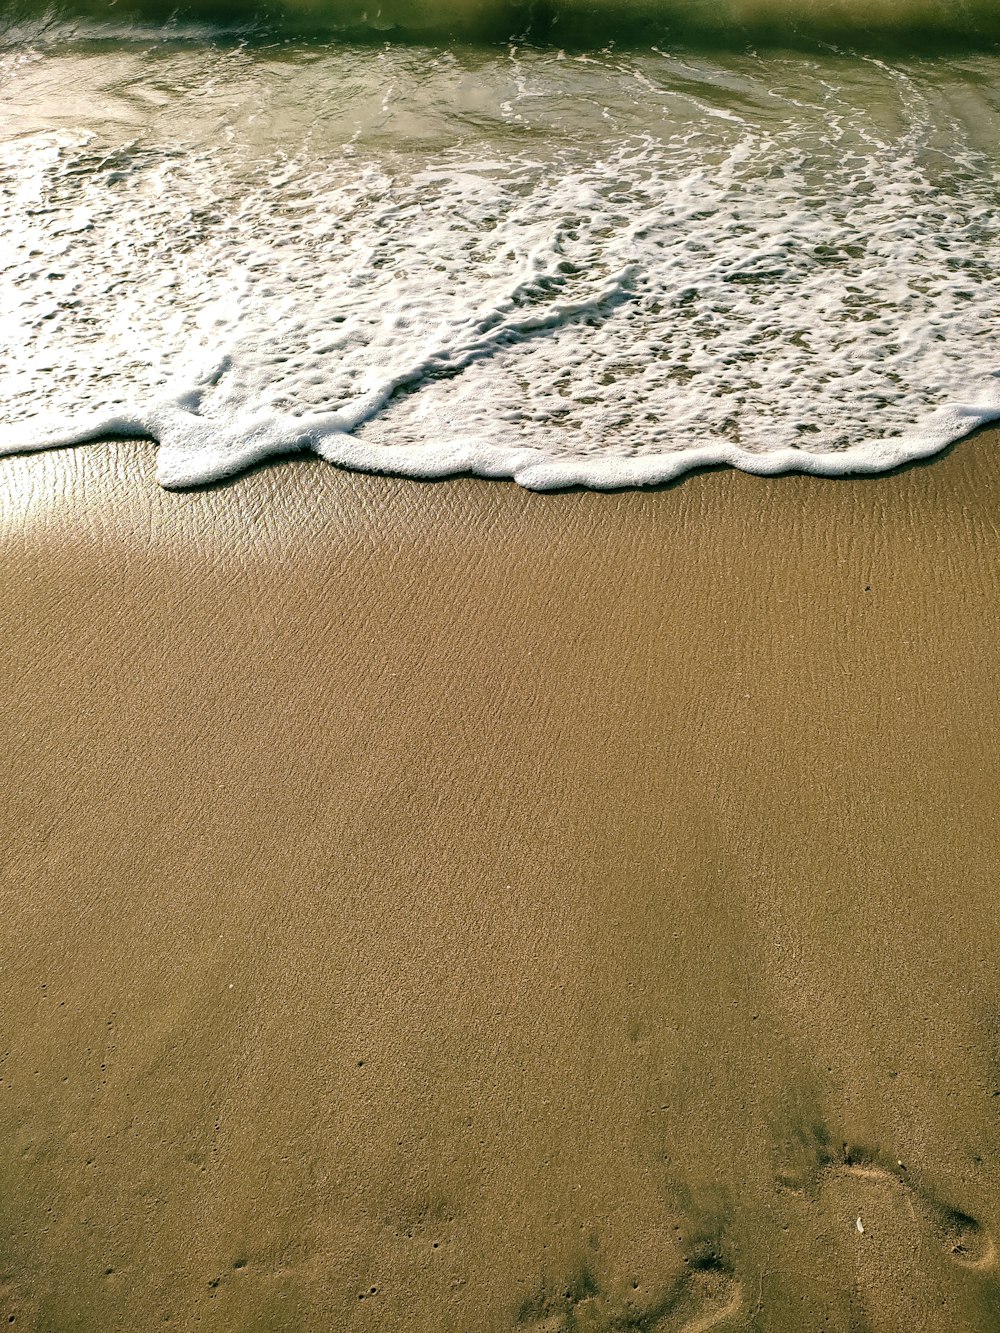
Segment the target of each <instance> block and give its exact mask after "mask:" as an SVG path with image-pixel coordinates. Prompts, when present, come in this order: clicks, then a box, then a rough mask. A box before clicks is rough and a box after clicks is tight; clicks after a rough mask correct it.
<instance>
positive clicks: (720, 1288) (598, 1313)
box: [518, 1255, 743, 1333]
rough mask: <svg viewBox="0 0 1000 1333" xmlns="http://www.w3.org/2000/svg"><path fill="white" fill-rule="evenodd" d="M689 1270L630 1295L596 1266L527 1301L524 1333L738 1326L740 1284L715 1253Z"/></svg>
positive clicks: (636, 1287)
mask: <svg viewBox="0 0 1000 1333" xmlns="http://www.w3.org/2000/svg"><path fill="white" fill-rule="evenodd" d="M685 1263H686V1264H687V1267H686V1268H685V1271H684V1272H683V1273H681V1274H680V1275H679V1276H678V1277H676V1278H675V1279H674V1280H673V1281H672V1282H670V1283H669V1284H668V1285H666V1286H664V1287H660V1288H659V1289H656V1290H654V1291H652V1292H650V1293H643V1292H642V1291H641V1289H640V1284H639V1283H634V1284H633V1290H632V1291H631V1292H630V1294H629V1295H628V1296H621V1295H618V1294H616V1293H615V1291H614V1290H612V1289H610V1287H611V1285H612V1284H608V1285H604V1284H602V1282H601V1281H600V1279H599V1277H598V1276H597V1275H596V1273H595V1271H594V1270H593V1269H591V1268H586V1269H584V1270H582V1272H581V1273H579V1274H578V1275H577V1277H576V1278H575V1279H574V1281H573V1282H571V1283H568V1284H567V1285H566V1287H565V1288H564V1289H563V1290H562V1291H560V1292H557V1293H550V1294H542V1295H541V1296H539V1297H537V1298H535V1299H533V1300H531V1301H528V1302H526V1304H525V1306H524V1307H523V1308H522V1310H521V1313H520V1316H519V1318H518V1328H519V1329H522V1330H524V1333H710V1330H718V1333H723V1330H724V1329H726V1328H733V1329H735V1328H736V1327H737V1326H738V1325H737V1324H736V1323H735V1322H732V1321H734V1320H735V1318H736V1316H738V1314H739V1312H740V1310H741V1308H742V1305H743V1294H742V1291H741V1289H740V1285H739V1283H738V1282H737V1281H736V1280H735V1278H734V1277H733V1275H732V1274H731V1273H730V1272H729V1270H728V1269H727V1268H726V1267H725V1265H724V1264H723V1263H722V1261H721V1260H720V1259H719V1258H718V1257H717V1256H715V1255H704V1256H696V1257H695V1258H694V1259H691V1260H686V1261H685Z"/></svg>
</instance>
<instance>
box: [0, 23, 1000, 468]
mask: <svg viewBox="0 0 1000 1333" xmlns="http://www.w3.org/2000/svg"><path fill="white" fill-rule="evenodd" d="M6 60H7V63H6V69H5V74H6V79H7V84H8V87H7V89H6V91H7V93H8V96H13V97H15V98H16V99H17V105H18V107H19V112H18V115H19V122H18V123H17V124H16V125H15V128H14V132H13V133H11V134H8V135H7V137H6V139H5V141H4V142H3V143H2V144H0V234H2V235H3V236H4V240H3V242H0V244H2V245H3V248H4V256H3V258H4V263H3V276H2V278H0V284H2V288H0V297H2V301H3V307H2V308H3V310H4V328H5V331H6V334H7V350H6V353H5V356H4V362H3V365H2V382H0V401H2V403H3V411H4V417H5V420H4V423H3V425H2V426H0V453H13V452H18V451H27V450H36V449H45V448H53V447H59V446H62V445H67V444H73V443H79V442H82V441H85V440H93V439H99V438H102V437H106V436H110V435H117V436H136V437H138V436H142V437H150V438H152V439H155V440H156V441H157V442H158V443H159V452H158V475H159V479H160V481H161V482H162V483H163V484H164V485H166V486H172V487H183V486H190V485H195V484H201V483H205V482H210V481H213V480H216V479H219V478H221V477H224V476H227V475H231V474H233V473H235V472H238V471H239V470H241V469H243V468H245V467H247V466H249V465H251V464H253V463H256V462H259V461H260V460H262V459H264V458H266V457H268V456H270V455H278V454H282V453H288V452H294V451H300V450H307V449H309V450H313V451H314V452H315V453H317V454H319V455H321V456H322V457H324V458H326V459H328V460H330V461H331V462H333V463H337V464H340V465H343V466H347V467H354V468H363V469H366V470H371V471H380V472H394V473H402V474H406V475H412V476H419V477H439V476H446V475H450V474H454V473H457V472H466V471H471V472H475V473H479V474H482V475H486V476H494V477H512V478H514V479H515V480H516V481H518V482H519V483H521V484H522V485H525V486H529V487H533V488H538V489H545V488H552V487H559V486H566V485H571V484H580V485H585V486H592V487H615V486H627V485H650V484H655V483H657V482H664V481H668V480H671V479H673V478H675V477H677V476H678V475H680V474H681V473H683V472H684V471H686V470H688V469H690V468H693V467H698V466H703V465H706V464H720V463H721V464H728V465H731V466H733V467H738V468H742V469H744V470H746V471H751V472H757V473H766V474H773V473H777V472H784V471H791V470H795V471H804V472H812V473H818V474H823V475H830V476H835V475H843V474H848V473H863V472H880V471H884V470H886V469H888V468H892V467H895V466H897V465H899V464H901V463H904V462H906V461H909V460H912V459H915V458H920V457H925V456H928V455H930V454H932V453H934V452H936V451H938V450H940V449H941V448H942V447H944V446H945V445H946V444H948V443H949V442H950V441H952V440H955V439H957V438H959V437H960V436H962V435H964V434H966V433H968V432H969V431H970V430H972V429H973V428H974V427H976V426H978V425H980V424H982V423H984V422H987V421H989V420H993V419H998V418H1000V378H998V374H997V372H998V368H1000V356H998V354H997V352H996V345H995V341H994V336H993V320H994V312H995V311H996V309H998V308H1000V280H998V276H997V274H998V271H1000V270H998V267H997V216H998V214H997V195H998V190H997V178H996V171H995V162H994V160H993V158H992V155H991V152H990V146H989V136H988V135H987V134H985V133H984V132H983V114H982V113H983V108H982V107H981V106H979V107H973V113H972V114H970V111H969V99H970V98H974V96H975V90H976V89H977V88H979V87H980V86H981V85H982V83H983V75H984V74H989V73H990V72H992V73H994V74H995V73H996V71H997V69H1000V62H998V61H997V60H996V59H995V58H992V57H985V56H981V57H977V58H976V59H970V60H968V61H967V62H965V63H964V64H958V63H956V62H949V63H948V64H947V65H942V64H933V63H929V62H926V63H922V62H919V61H911V62H908V64H906V65H899V64H897V65H892V64H887V63H885V62H883V61H880V60H876V59H873V58H862V57H854V58H850V59H846V58H835V57H831V58H828V59H823V60H820V59H815V58H809V59H806V58H804V57H793V56H788V55H786V56H781V57H777V56H775V57H769V58H758V57H754V56H744V57H739V58H737V57H730V58H726V59H723V58H722V57H719V56H715V57H711V58H709V57H698V58H695V57H691V56H688V57H685V58H681V57H679V56H676V55H669V54H666V53H664V52H659V51H654V52H651V53H647V54H646V55H643V56H640V55H628V56H624V55H615V54H614V53H604V54H601V55H587V56H571V55H566V54H564V53H562V52H556V51H553V52H531V51H528V52H525V51H518V50H516V49H512V50H511V51H509V52H506V53H504V54H502V55H501V54H486V53H469V52H466V53H462V52H455V51H429V50H413V49H402V48H397V49H395V50H393V49H387V50H383V51H351V50H349V49H341V50H336V49H331V48H302V49H294V50H283V51H281V52H280V53H274V52H269V51H259V50H258V51H254V50H250V49H247V48H242V47H236V48H229V49H214V48H208V47H204V46H201V45H197V44H195V45H188V46H185V47H178V46H177V45H175V44H163V43H160V44H157V45H154V46H151V45H149V44H145V45H143V44H139V45H132V46H130V45H128V44H123V43H121V42H117V43H112V44H109V43H106V42H105V43H100V44H93V43H91V44H89V45H88V44H86V43H84V44H82V45H81V44H80V43H79V42H71V43H65V44H62V45H60V44H56V45H55V46H50V47H45V48H37V49H35V48H30V47H29V48H25V47H24V46H22V47H21V48H19V49H18V50H17V51H8V52H7V53H6ZM67 86H72V87H73V89H74V100H73V104H72V107H71V108H70V109H69V110H67V107H66V102H65V96H64V92H63V90H64V89H65V88H66V87H67ZM995 114H996V113H995V108H993V107H990V106H988V107H987V108H986V120H987V121H988V120H989V117H990V116H993V117H994V118H995ZM976 122H978V125H979V129H978V133H979V134H980V139H979V140H977V137H976V136H977V129H976Z"/></svg>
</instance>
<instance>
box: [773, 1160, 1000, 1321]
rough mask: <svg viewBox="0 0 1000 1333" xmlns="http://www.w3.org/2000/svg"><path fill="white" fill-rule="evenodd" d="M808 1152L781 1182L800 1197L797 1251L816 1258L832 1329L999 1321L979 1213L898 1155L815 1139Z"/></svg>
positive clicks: (990, 1244)
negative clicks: (944, 1194)
mask: <svg viewBox="0 0 1000 1333" xmlns="http://www.w3.org/2000/svg"><path fill="white" fill-rule="evenodd" d="M805 1156H806V1157H811V1158H812V1160H811V1161H806V1162H802V1161H800V1170H798V1171H797V1172H794V1173H789V1174H787V1175H786V1176H785V1177H784V1178H783V1180H782V1184H783V1186H784V1187H785V1188H786V1189H787V1190H788V1191H790V1193H791V1194H792V1195H794V1196H797V1198H798V1200H799V1204H798V1205H796V1208H795V1211H796V1212H797V1213H798V1228H799V1234H800V1236H805V1235H810V1234H811V1239H809V1240H808V1241H807V1244H806V1248H805V1249H803V1250H800V1254H801V1255H802V1256H803V1257H808V1256H812V1257H811V1258H808V1261H809V1262H811V1263H813V1264H814V1265H815V1272H814V1290H815V1291H816V1292H822V1291H824V1290H825V1291H826V1293H827V1297H826V1300H827V1304H828V1310H829V1313H828V1315H827V1316H826V1322H827V1323H828V1324H829V1325H830V1326H831V1327H840V1326H844V1327H847V1326H850V1327H855V1326H859V1327H864V1328H866V1329H870V1330H872V1333H879V1331H880V1330H886V1331H887V1333H888V1330H893V1333H898V1330H900V1329H902V1328H906V1329H910V1328H912V1329H918V1328H919V1329H920V1330H921V1333H958V1331H959V1330H961V1333H993V1331H994V1330H996V1329H997V1328H1000V1287H998V1283H997V1275H996V1268H997V1251H996V1246H995V1243H994V1241H993V1237H992V1236H991V1234H990V1232H989V1231H988V1229H987V1228H986V1227H984V1226H983V1225H982V1224H981V1223H980V1222H979V1221H977V1219H976V1218H974V1217H972V1216H970V1215H969V1214H968V1213H966V1212H964V1211H962V1210H960V1209H957V1208H954V1207H952V1206H950V1205H948V1204H946V1203H943V1202H942V1201H941V1200H940V1198H938V1197H936V1196H935V1195H934V1194H933V1193H932V1192H931V1191H930V1190H928V1189H926V1188H924V1187H923V1185H922V1182H921V1181H920V1180H919V1179H915V1178H914V1176H913V1175H912V1174H911V1173H910V1172H909V1171H907V1169H906V1167H905V1165H904V1164H903V1163H902V1162H887V1161H884V1160H880V1159H879V1157H878V1155H877V1154H876V1153H874V1152H867V1151H864V1150H859V1149H856V1148H847V1147H844V1148H842V1149H841V1150H839V1151H836V1150H834V1149H832V1147H831V1146H830V1144H829V1143H827V1142H819V1141H816V1142H814V1143H813V1144H812V1145H811V1151H807V1153H806V1154H805ZM800 1209H801V1211H800ZM834 1311H838V1312H839V1313H834ZM848 1311H850V1312H853V1313H852V1314H851V1317H850V1319H848V1315H847V1312H848ZM857 1319H860V1323H855V1322H851V1321H852V1320H857Z"/></svg>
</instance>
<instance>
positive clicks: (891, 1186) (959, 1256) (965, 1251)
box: [825, 1163, 996, 1269]
mask: <svg viewBox="0 0 1000 1333" xmlns="http://www.w3.org/2000/svg"><path fill="white" fill-rule="evenodd" d="M825 1174H826V1175H827V1176H828V1177H829V1178H832V1179H836V1178H837V1177H840V1178H841V1179H843V1180H844V1181H845V1182H846V1181H851V1180H853V1181H857V1182H858V1183H859V1184H864V1185H867V1186H869V1187H870V1189H871V1191H872V1192H875V1193H877V1192H882V1191H892V1192H894V1193H895V1194H896V1195H897V1196H898V1198H899V1200H900V1201H903V1202H905V1204H906V1205H907V1206H908V1209H909V1211H910V1213H911V1215H912V1216H913V1217H914V1218H919V1219H922V1220H923V1222H924V1224H925V1226H926V1228H927V1230H928V1232H929V1233H930V1234H931V1235H933V1236H934V1237H935V1239H936V1240H937V1242H938V1244H939V1245H940V1247H941V1249H942V1250H943V1252H944V1253H945V1254H946V1255H947V1257H948V1258H949V1259H952V1260H953V1261H954V1262H955V1263H957V1264H961V1265H962V1267H963V1268H975V1269H989V1268H992V1267H993V1266H994V1264H995V1262H996V1246H995V1244H994V1241H993V1237H992V1236H991V1235H990V1233H989V1232H988V1231H986V1230H985V1228H983V1227H982V1226H980V1224H979V1223H978V1222H977V1221H976V1219H975V1218H974V1217H970V1216H969V1215H968V1214H967V1213H963V1212H960V1211H959V1210H958V1209H956V1208H949V1207H947V1206H946V1205H945V1204H943V1203H939V1202H938V1200H937V1199H934V1198H933V1197H931V1196H930V1195H928V1194H925V1193H923V1192H922V1191H920V1190H918V1189H917V1188H916V1187H915V1186H914V1185H913V1184H912V1183H911V1182H910V1180H909V1179H908V1178H907V1174H906V1172H905V1169H904V1168H903V1167H902V1166H901V1165H900V1166H897V1168H896V1170H895V1171H892V1170H891V1169H889V1168H887V1167H883V1166H878V1165H874V1164H861V1163H858V1164H854V1163H845V1164H844V1165H842V1166H829V1167H827V1168H826V1172H825ZM855 1230H856V1231H857V1232H858V1234H859V1236H863V1235H865V1234H866V1233H865V1222H864V1217H863V1216H862V1214H861V1213H860V1212H859V1213H858V1216H857V1218H856V1219H855Z"/></svg>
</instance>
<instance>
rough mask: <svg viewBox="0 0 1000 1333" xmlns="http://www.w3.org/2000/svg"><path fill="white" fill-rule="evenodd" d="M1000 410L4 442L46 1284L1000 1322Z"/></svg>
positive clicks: (551, 1307) (29, 1220) (15, 1312)
mask: <svg viewBox="0 0 1000 1333" xmlns="http://www.w3.org/2000/svg"><path fill="white" fill-rule="evenodd" d="M998 445H1000V433H998V432H996V431H993V432H984V433H982V434H981V435H979V436H978V437H977V438H976V439H973V440H971V441H967V442H966V443H963V444H961V445H959V446H958V447H957V448H955V449H954V450H952V451H951V452H950V453H949V454H948V455H946V456H945V457H942V458H940V459H939V460H937V461H935V462H934V463H932V464H930V465H928V466H923V467H915V468H911V469H909V470H906V471H903V472H901V473H899V474H897V475H894V476H891V477H884V478H880V479H875V480H857V481H850V480H845V481H824V480H819V479H809V478H804V477H785V478H780V479H777V480H763V479H758V478H753V477H748V476H745V475H742V474H739V473H733V472H712V473H706V474H703V475H700V476H694V477H690V478H688V479H687V480H686V481H684V482H682V483H681V484H680V485H678V486H675V487H673V488H671V489H668V490H665V491H660V492H653V493H622V494H613V495H595V494H588V493H575V494H563V495H549V496H539V495H531V494H527V493H525V492H523V491H520V490H518V489H517V488H515V487H514V486H511V485H507V484H499V483H489V482H482V481H477V480H457V481H453V482H448V483H436V484H429V485H421V484H417V483H413V482H408V481H396V480H391V479H384V478H377V477H368V476H358V475H351V474H348V473H345V472H340V471H337V470H335V469H333V468H330V467H328V466H326V465H323V464H320V463H316V462H307V461H298V462H294V463H290V464H287V465H283V466H280V467H275V468H270V469H266V470H263V471H260V472H258V473H256V474H254V475H252V476H250V477H248V478H245V479H242V480H239V481H237V482H236V483H234V484H231V485H228V486H224V487H220V488H218V489H216V490H208V491H203V492H199V493H191V494H184V495H170V494H167V493H165V492H163V491H161V490H159V489H158V488H157V487H156V485H155V484H154V482H153V479H152V471H153V463H154V451H153V449H152V448H151V447H150V446H144V445H139V446H136V445H128V444H122V445H98V446H93V447H88V448H85V449H79V450H76V451H65V452H60V453H53V454H50V455H46V456H34V457H28V458H20V459H7V460H4V461H3V462H2V463H0V492H2V494H3V497H4V498H3V500H2V501H0V546H2V556H0V605H2V607H3V630H2V634H0V686H2V689H3V697H4V700H5V707H4V709H3V714H2V723H0V727H2V734H0V762H2V765H3V778H2V783H0V830H2V835H0V836H2V843H3V852H2V866H0V894H2V899H0V910H2V913H3V920H4V921H5V923H6V928H5V930H4V932H3V937H2V938H3V943H2V954H0V999H2V1005H0V1022H2V1031H0V1080H2V1081H0V1163H2V1167H0V1171H2V1174H0V1321H2V1320H7V1321H8V1322H11V1321H12V1322H15V1323H16V1327H17V1328H24V1329H32V1330H52V1331H53V1333H63V1331H64V1330H70V1329H72V1330H94V1331H95V1333H98V1331H99V1333H106V1331H107V1330H118V1329H121V1330H129V1331H130V1333H131V1331H133V1330H147V1329H153V1328H157V1327H161V1326H163V1325H166V1324H172V1325H174V1326H176V1327H179V1328H182V1329H191V1328H199V1327H200V1328H207V1329H219V1330H285V1329H288V1330H320V1329H323V1330H325V1329H331V1330H352V1331H353V1330H368V1329H370V1330H377V1331H378V1333H387V1331H388V1333H391V1331H394V1330H408V1331H411V1333H412V1331H414V1330H415V1331H417V1333H481V1331H482V1333H487V1331H489V1333H491V1331H492V1330H498V1331H500V1330H511V1331H512V1333H513V1330H530V1333H543V1331H544V1333H596V1331H597V1330H601V1331H602V1333H603V1331H605V1330H608V1331H610V1330H626V1329H628V1330H643V1331H651V1330H656V1333H667V1331H668V1330H669V1331H673V1330H686V1331H687V1333H694V1331H695V1330H707V1329H716V1328H717V1329H720V1330H723V1329H725V1330H740V1329H755V1330H795V1331H796V1333H799V1331H800V1330H816V1331H817V1333H818V1331H819V1330H825V1331H826V1333H840V1331H841V1330H843V1331H844V1333H847V1331H848V1330H864V1331H865V1333H869V1331H870V1333H888V1331H889V1330H893V1331H900V1333H902V1331H904V1330H905V1331H906V1333H914V1331H915V1330H920V1333H956V1330H961V1331H962V1333H966V1331H969V1333H988V1331H989V1330H995V1329H996V1328H997V1327H1000V1281H998V1270H997V1266H996V1258H995V1248H994V1244H995V1242H994V1238H995V1237H996V1236H997V1235H998V1228H1000V1137H998V1129H1000V1067H998V1046H997V1040H998V1001H997V984H996V983H997V970H998V962H1000V909H998V883H997V880H998V864H1000V858H998V845H997V844H998V826H997V820H996V793H997V791H998V790H1000V773H998V771H997V770H998V767H1000V764H998V754H1000V751H998V746H997V734H998V722H1000V692H998V680H997V676H998V655H997V607H998V604H1000V603H998V598H1000V536H998V527H997V515H998V513H1000V508H998V497H1000V476H998V457H1000V455H998Z"/></svg>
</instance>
